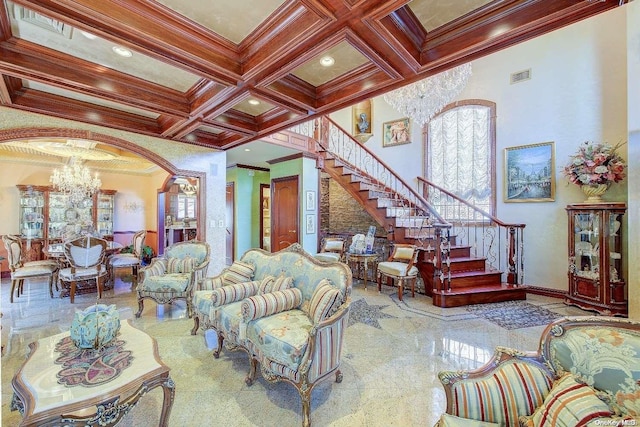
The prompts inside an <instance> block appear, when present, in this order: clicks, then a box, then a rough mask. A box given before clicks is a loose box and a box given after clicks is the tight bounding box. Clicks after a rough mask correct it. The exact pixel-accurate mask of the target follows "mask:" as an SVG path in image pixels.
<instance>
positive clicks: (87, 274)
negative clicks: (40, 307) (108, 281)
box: [59, 236, 107, 303]
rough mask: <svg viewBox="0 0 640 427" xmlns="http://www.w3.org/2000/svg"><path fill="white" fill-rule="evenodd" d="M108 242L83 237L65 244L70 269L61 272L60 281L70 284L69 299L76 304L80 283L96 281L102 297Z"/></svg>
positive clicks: (96, 238)
mask: <svg viewBox="0 0 640 427" xmlns="http://www.w3.org/2000/svg"><path fill="white" fill-rule="evenodd" d="M106 251H107V241H106V240H104V239H100V238H98V237H90V236H86V237H85V236H83V237H78V238H77V239H74V240H70V241H68V242H65V244H64V254H65V256H66V257H67V261H68V262H69V265H70V267H68V268H63V269H62V270H60V273H59V276H60V280H63V281H65V282H69V283H70V290H69V299H70V301H71V303H73V302H74V298H75V295H76V286H77V282H78V281H89V280H95V281H96V287H97V288H98V298H101V297H102V289H103V286H104V280H105V277H106V276H107V268H106V266H105V264H104V262H105V253H106Z"/></svg>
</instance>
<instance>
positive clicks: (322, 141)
mask: <svg viewBox="0 0 640 427" xmlns="http://www.w3.org/2000/svg"><path fill="white" fill-rule="evenodd" d="M295 131H303V132H308V131H309V127H308V126H303V127H300V128H297V129H296V130H295ZM313 137H314V139H315V140H316V142H317V145H318V148H317V152H318V155H319V156H320V159H321V163H322V164H321V165H320V167H321V168H322V169H323V170H324V171H325V172H326V173H327V174H329V176H331V177H332V178H333V179H334V180H335V181H337V182H338V183H339V184H340V185H341V186H342V187H343V188H344V189H345V190H346V191H347V192H348V193H349V194H350V195H351V196H352V197H354V198H355V199H356V200H359V202H360V204H361V205H362V206H363V207H364V209H365V210H366V211H367V212H368V213H369V214H370V215H371V216H372V217H373V218H374V219H375V220H376V221H377V222H378V223H379V224H380V225H381V226H383V227H384V229H385V230H386V231H387V233H388V237H389V239H390V240H393V241H394V242H396V243H412V244H415V245H417V246H418V247H420V248H421V250H423V251H425V253H426V254H427V255H426V256H428V257H429V262H431V263H432V265H433V266H434V269H435V271H436V275H437V276H438V277H439V278H440V279H441V280H442V281H443V282H446V280H448V279H449V277H448V275H446V274H442V273H441V272H442V268H443V266H444V265H446V264H448V263H449V260H448V242H449V240H450V236H449V229H450V228H451V224H449V223H447V222H446V221H445V220H444V219H443V218H442V217H441V216H440V214H439V213H438V212H437V211H436V210H435V209H433V208H432V207H431V206H430V205H429V203H428V202H427V200H425V199H424V197H422V196H421V195H420V194H418V193H417V192H416V191H415V190H414V189H413V188H411V186H410V185H409V184H407V182H405V181H404V180H403V179H402V178H401V177H400V176H398V175H397V174H396V173H395V172H394V171H393V170H392V169H391V168H390V167H389V166H387V165H386V164H385V163H384V161H382V160H381V159H380V158H378V157H377V156H376V155H375V154H374V153H372V152H371V151H369V150H368V149H367V148H366V147H364V146H363V145H362V144H360V143H359V142H358V141H356V140H355V139H354V138H353V137H352V136H351V135H350V134H349V133H348V132H346V131H345V130H344V129H342V128H341V127H340V126H339V125H338V124H336V123H335V122H333V121H332V120H331V119H329V118H328V117H326V116H325V117H320V118H318V119H316V120H315V126H314V135H313ZM425 286H426V284H425Z"/></svg>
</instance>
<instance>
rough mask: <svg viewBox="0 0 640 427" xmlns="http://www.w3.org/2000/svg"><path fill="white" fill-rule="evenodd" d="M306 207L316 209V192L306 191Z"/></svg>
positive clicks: (311, 209)
mask: <svg viewBox="0 0 640 427" xmlns="http://www.w3.org/2000/svg"><path fill="white" fill-rule="evenodd" d="M305 198H306V203H305V204H306V209H307V210H308V211H315V210H316V192H315V191H313V190H309V191H307V193H306V195H305Z"/></svg>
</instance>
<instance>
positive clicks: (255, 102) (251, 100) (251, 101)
mask: <svg viewBox="0 0 640 427" xmlns="http://www.w3.org/2000/svg"><path fill="white" fill-rule="evenodd" d="M249 104H251V105H260V101H258V100H257V99H250V100H249Z"/></svg>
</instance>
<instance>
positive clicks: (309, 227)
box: [305, 215, 316, 234]
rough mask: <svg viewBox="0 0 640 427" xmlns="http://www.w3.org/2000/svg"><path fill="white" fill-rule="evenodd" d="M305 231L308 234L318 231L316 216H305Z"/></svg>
mask: <svg viewBox="0 0 640 427" xmlns="http://www.w3.org/2000/svg"><path fill="white" fill-rule="evenodd" d="M305 232H306V234H313V233H315V232H316V216H315V215H307V217H306V218H305Z"/></svg>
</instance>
